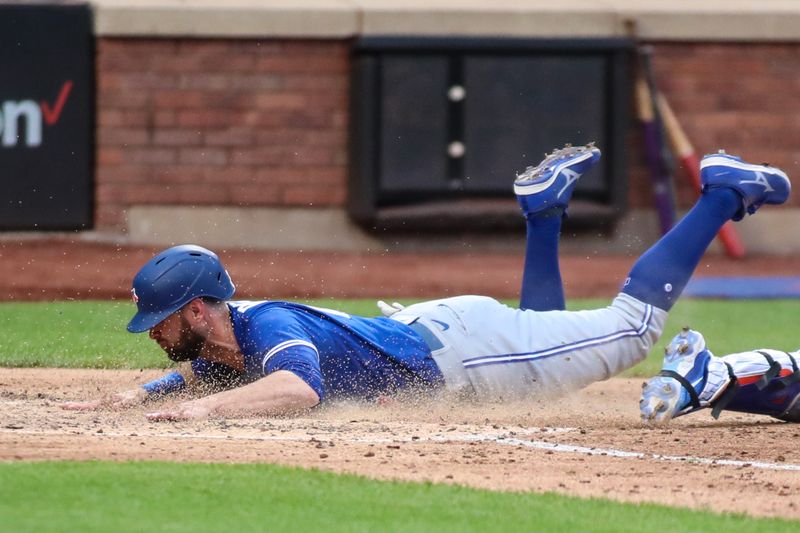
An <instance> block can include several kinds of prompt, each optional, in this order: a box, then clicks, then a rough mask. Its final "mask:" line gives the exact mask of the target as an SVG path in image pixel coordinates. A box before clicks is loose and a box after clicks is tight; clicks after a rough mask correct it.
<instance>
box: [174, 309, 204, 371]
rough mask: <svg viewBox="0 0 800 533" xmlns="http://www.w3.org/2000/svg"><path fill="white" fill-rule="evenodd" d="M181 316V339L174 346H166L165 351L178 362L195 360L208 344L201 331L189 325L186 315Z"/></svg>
mask: <svg viewBox="0 0 800 533" xmlns="http://www.w3.org/2000/svg"><path fill="white" fill-rule="evenodd" d="M180 317H181V338H180V340H179V341H178V342H177V343H176V344H175V345H174V346H170V347H168V348H164V351H165V352H167V357H169V358H170V359H171V360H172V361H175V362H176V363H180V362H183V361H194V360H195V359H197V358H198V357H200V352H201V351H202V350H203V346H205V344H206V340H205V339H204V338H203V337H202V336H201V335H200V334H199V333H197V332H196V331H193V330H192V328H191V326H190V325H189V321H188V320H186V317H184V316H183V315H180Z"/></svg>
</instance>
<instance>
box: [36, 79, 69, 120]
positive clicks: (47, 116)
mask: <svg viewBox="0 0 800 533" xmlns="http://www.w3.org/2000/svg"><path fill="white" fill-rule="evenodd" d="M70 91H72V80H67V81H65V82H64V84H63V85H62V86H61V90H60V91H59V92H58V97H57V98H56V103H55V104H54V105H53V107H50V104H48V103H47V102H45V101H44V100H42V101H41V102H40V106H41V108H42V115H43V116H44V121H45V123H46V124H47V125H48V126H52V125H53V124H55V123H56V122H58V117H60V116H61V112H62V111H63V110H64V104H66V103H67V98H69V93H70Z"/></svg>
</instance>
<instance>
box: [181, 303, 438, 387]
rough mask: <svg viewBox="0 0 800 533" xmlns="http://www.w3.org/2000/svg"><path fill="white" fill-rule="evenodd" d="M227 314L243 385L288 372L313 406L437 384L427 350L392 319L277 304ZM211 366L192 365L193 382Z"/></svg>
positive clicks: (244, 306) (240, 306)
mask: <svg viewBox="0 0 800 533" xmlns="http://www.w3.org/2000/svg"><path fill="white" fill-rule="evenodd" d="M228 308H229V309H230V312H231V321H232V323H233V331H234V334H235V336H236V340H237V341H238V344H239V347H240V349H241V351H242V355H243V356H244V367H245V371H244V373H245V375H244V380H245V381H255V380H256V379H258V378H261V377H263V376H266V375H268V374H271V373H272V372H275V371H278V370H288V371H290V372H292V373H294V374H295V375H297V376H299V377H300V378H302V379H303V381H305V382H306V383H307V384H308V385H309V386H310V387H311V388H312V389H314V391H315V392H316V393H317V394H318V395H319V397H320V400H322V399H323V398H342V397H351V398H370V397H374V396H376V395H378V394H380V393H386V392H393V391H397V390H400V389H404V388H408V387H412V386H422V387H425V388H431V387H435V386H440V385H444V378H443V377H442V373H441V371H440V370H439V367H438V366H436V363H435V362H434V360H433V358H432V357H431V352H430V349H429V348H428V346H427V345H426V344H425V342H424V341H423V340H422V338H420V336H419V335H417V333H415V332H414V331H413V330H412V329H411V328H409V327H408V326H406V325H405V324H402V323H400V322H398V321H396V320H392V319H389V318H384V317H377V318H364V317H360V316H354V315H349V314H347V313H342V312H340V311H334V310H331V309H322V308H318V307H312V306H308V305H302V304H296V303H291V302H280V301H275V302H272V301H263V302H229V303H228ZM217 366H221V365H215V364H213V363H209V362H207V361H203V360H199V359H198V360H196V361H194V362H193V365H192V367H193V369H194V370H195V373H196V374H198V376H200V377H205V376H207V375H209V374H210V373H219V372H220V371H224V369H219V368H217ZM223 375H224V372H223Z"/></svg>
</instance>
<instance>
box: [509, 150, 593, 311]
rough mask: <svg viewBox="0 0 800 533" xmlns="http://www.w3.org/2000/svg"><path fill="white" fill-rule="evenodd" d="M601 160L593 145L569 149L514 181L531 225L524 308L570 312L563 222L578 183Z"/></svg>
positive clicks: (529, 225)
mask: <svg viewBox="0 0 800 533" xmlns="http://www.w3.org/2000/svg"><path fill="white" fill-rule="evenodd" d="M599 160H600V150H598V149H597V148H595V147H594V146H593V145H591V144H590V145H587V146H567V147H565V148H562V149H560V150H555V151H553V152H552V153H551V154H550V155H548V156H546V157H545V159H544V160H543V161H542V162H541V163H539V165H537V166H535V167H528V168H527V169H526V170H525V171H524V172H523V173H521V174H519V175H518V176H517V178H516V180H515V181H514V193H515V194H516V195H517V200H518V201H519V204H520V207H522V212H523V213H524V215H525V220H526V224H527V241H526V244H525V268H524V270H523V273H522V290H521V291H520V302H519V305H520V308H521V309H532V310H534V311H551V310H559V309H564V288H563V286H562V283H561V271H560V269H559V267H558V237H559V234H560V233H561V220H562V218H563V217H564V216H566V209H567V204H568V203H569V199H570V197H571V196H572V191H573V189H574V188H575V184H576V183H577V181H578V178H580V177H581V175H582V174H584V173H585V172H587V171H588V170H589V169H591V168H592V167H593V166H594V165H595V164H596V163H597V161H599Z"/></svg>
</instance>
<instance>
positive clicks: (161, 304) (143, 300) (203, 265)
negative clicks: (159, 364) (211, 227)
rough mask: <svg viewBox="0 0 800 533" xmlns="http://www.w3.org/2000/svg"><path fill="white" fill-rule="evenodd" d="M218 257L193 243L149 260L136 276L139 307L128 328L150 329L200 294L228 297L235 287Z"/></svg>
mask: <svg viewBox="0 0 800 533" xmlns="http://www.w3.org/2000/svg"><path fill="white" fill-rule="evenodd" d="M235 290H236V289H235V287H234V286H233V282H232V281H231V277H230V276H229V275H228V272H227V271H226V270H225V267H223V266H222V263H220V261H219V257H217V255H216V254H215V253H214V252H212V251H210V250H206V249H205V248H203V247H200V246H195V245H193V244H184V245H181V246H174V247H172V248H169V249H167V250H164V251H163V252H161V253H160V254H158V255H156V256H155V257H154V258H152V259H151V260H150V261H148V262H147V263H146V264H145V265H144V266H143V267H142V268H141V270H139V272H138V273H137V274H136V277H134V278H133V289H131V295H132V296H133V301H134V302H136V307H137V309H138V311H137V313H136V315H134V317H133V318H132V319H131V321H130V322H129V323H128V331H130V332H131V333H139V332H142V331H147V330H149V329H150V328H152V327H153V326H155V325H156V324H158V323H159V322H161V321H162V320H164V319H165V318H167V317H168V316H169V315H171V314H172V313H174V312H175V311H177V310H178V309H180V308H181V307H183V306H184V305H186V304H187V303H189V302H191V301H192V300H194V299H195V298H199V297H201V296H209V297H211V298H217V299H218V300H227V299H228V298H230V297H231V296H233V292H234V291H235Z"/></svg>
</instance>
